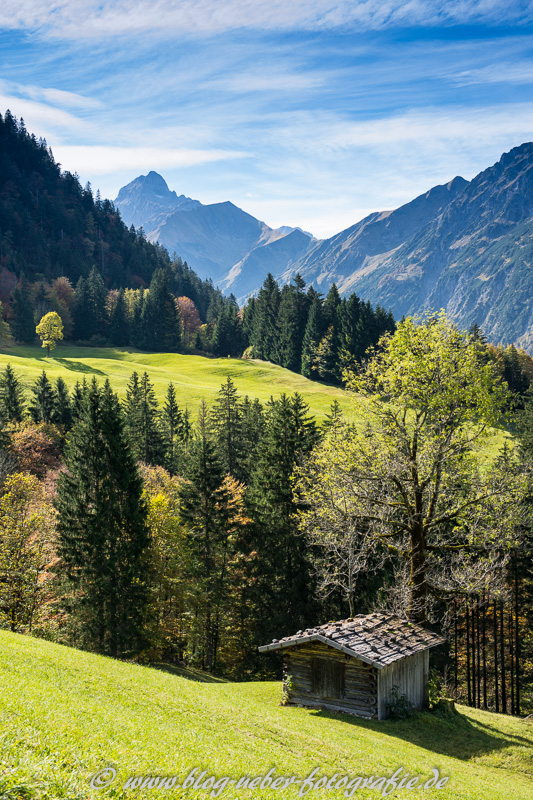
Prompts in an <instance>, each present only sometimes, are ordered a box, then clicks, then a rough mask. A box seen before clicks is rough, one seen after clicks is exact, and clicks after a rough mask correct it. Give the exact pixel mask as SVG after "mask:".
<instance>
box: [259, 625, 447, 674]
mask: <svg viewBox="0 0 533 800" xmlns="http://www.w3.org/2000/svg"><path fill="white" fill-rule="evenodd" d="M444 641H446V640H445V639H444V638H443V637H442V636H439V635H438V634H436V633H432V632H431V631H428V630H426V629H425V628H422V627H421V626H420V625H415V624H413V623H412V622H407V620H404V619H401V618H400V617H396V616H393V615H392V614H358V615H357V616H356V617H351V618H350V619H342V620H340V621H339V622H328V623H327V624H326V625H319V626H317V627H316V628H307V630H305V631H298V633H296V634H294V636H286V637H285V638H283V639H280V640H279V641H278V640H277V639H273V640H272V644H267V645H264V646H263V647H260V648H259V651H260V652H261V653H265V652H268V651H269V650H282V649H284V648H285V647H294V646H295V645H299V644H306V643H307V642H322V643H323V644H327V645H329V646H330V647H335V648H336V649H337V650H342V651H343V652H344V653H347V654H348V655H350V656H353V657H354V658H359V659H361V661H364V662H365V663H366V664H371V665H372V666H373V667H376V668H377V669H383V667H386V666H387V665H388V664H392V663H393V661H398V660H399V659H401V658H407V656H412V655H414V653H419V652H420V651H421V650H427V649H428V648H429V647H435V646H436V645H438V644H442V643H443V642H444Z"/></svg>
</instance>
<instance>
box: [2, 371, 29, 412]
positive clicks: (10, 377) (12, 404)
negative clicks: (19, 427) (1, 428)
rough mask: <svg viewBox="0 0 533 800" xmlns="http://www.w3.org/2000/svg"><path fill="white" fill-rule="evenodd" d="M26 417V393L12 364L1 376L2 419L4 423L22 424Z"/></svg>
mask: <svg viewBox="0 0 533 800" xmlns="http://www.w3.org/2000/svg"><path fill="white" fill-rule="evenodd" d="M23 417H24V392H23V391H22V387H21V385H20V383H19V380H18V378H17V376H16V375H15V372H14V370H13V367H12V366H11V364H7V365H6V368H5V369H4V371H3V372H2V374H1V376H0V419H1V420H2V422H4V423H9V422H22V419H23Z"/></svg>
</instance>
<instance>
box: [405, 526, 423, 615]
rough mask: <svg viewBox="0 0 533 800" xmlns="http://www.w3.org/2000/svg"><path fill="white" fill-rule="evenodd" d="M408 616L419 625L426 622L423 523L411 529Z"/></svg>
mask: <svg viewBox="0 0 533 800" xmlns="http://www.w3.org/2000/svg"><path fill="white" fill-rule="evenodd" d="M409 587H410V598H409V611H408V616H409V619H410V620H411V622H414V623H416V624H417V625H425V623H426V602H427V582H426V541H425V535H424V529H423V527H422V525H416V526H415V527H413V529H412V530H411V573H410V576H409Z"/></svg>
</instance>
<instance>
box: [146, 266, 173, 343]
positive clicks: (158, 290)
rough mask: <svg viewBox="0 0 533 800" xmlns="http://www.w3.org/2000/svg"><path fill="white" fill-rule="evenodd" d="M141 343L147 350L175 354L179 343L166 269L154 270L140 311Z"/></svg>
mask: <svg viewBox="0 0 533 800" xmlns="http://www.w3.org/2000/svg"><path fill="white" fill-rule="evenodd" d="M142 329H143V342H144V347H145V348H146V349H147V350H161V351H163V352H165V353H170V352H176V351H177V350H178V349H179V346H180V343H181V324H180V319H179V312H178V309H177V307H176V302H175V300H174V297H173V295H172V294H171V292H170V280H169V274H168V271H167V270H166V269H156V270H155V272H154V274H153V276H152V281H151V283H150V290H149V292H148V295H147V297H146V299H145V302H144V307H143V310H142Z"/></svg>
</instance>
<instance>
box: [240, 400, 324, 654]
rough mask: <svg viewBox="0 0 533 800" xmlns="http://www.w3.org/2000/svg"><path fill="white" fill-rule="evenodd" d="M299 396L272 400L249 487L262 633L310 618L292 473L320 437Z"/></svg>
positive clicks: (306, 571)
mask: <svg viewBox="0 0 533 800" xmlns="http://www.w3.org/2000/svg"><path fill="white" fill-rule="evenodd" d="M307 411H308V409H307V407H306V405H305V403H304V402H303V401H302V398H301V397H298V396H295V397H294V398H288V397H287V396H286V395H285V394H283V395H281V397H280V398H279V400H271V401H270V403H269V404H268V410H267V419H266V429H265V433H264V436H263V439H262V442H261V445H260V448H259V454H258V459H257V466H256V470H255V473H254V476H253V481H252V486H251V490H250V498H249V500H250V504H251V508H252V509H253V518H254V521H255V534H254V536H255V538H254V540H253V541H252V543H251V546H252V549H253V550H255V551H256V553H257V558H256V559H255V560H254V575H253V579H254V585H255V586H256V591H257V592H258V598H259V597H260V598H261V600H260V608H261V618H260V619H259V620H256V629H257V633H258V635H259V637H260V638H261V637H262V638H264V637H265V636H266V637H267V639H266V640H268V636H272V635H275V631H276V630H277V631H278V633H279V631H280V630H290V629H291V628H294V627H295V626H300V627H305V626H306V625H307V624H308V623H309V622H310V621H311V619H312V617H313V613H314V607H313V602H314V601H313V582H312V578H311V572H310V563H309V560H308V556H307V553H306V544H305V541H304V540H303V539H302V537H300V536H298V533H297V522H296V519H297V514H296V512H297V505H296V500H295V498H294V495H293V483H292V476H293V473H294V470H295V468H296V466H297V464H298V463H300V462H301V461H302V460H303V458H304V457H305V456H306V455H307V454H308V453H309V452H310V451H311V449H312V447H313V445H314V443H315V442H316V439H317V431H316V427H315V425H314V422H313V421H312V419H311V418H310V417H309V415H308V413H307ZM258 602H259V601H258Z"/></svg>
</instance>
